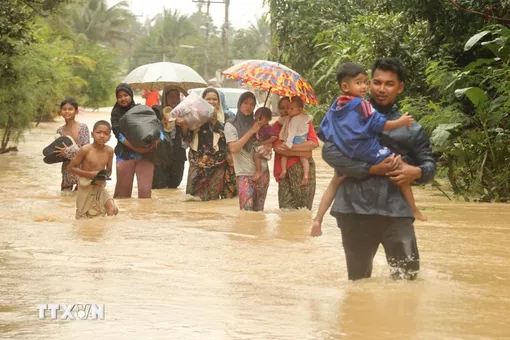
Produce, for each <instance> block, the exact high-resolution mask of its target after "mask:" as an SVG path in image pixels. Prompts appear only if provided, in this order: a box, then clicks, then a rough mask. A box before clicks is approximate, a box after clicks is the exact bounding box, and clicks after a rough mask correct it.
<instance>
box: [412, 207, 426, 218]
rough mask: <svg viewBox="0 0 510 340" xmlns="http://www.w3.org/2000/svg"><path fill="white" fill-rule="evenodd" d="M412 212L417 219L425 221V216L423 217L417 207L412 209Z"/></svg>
mask: <svg viewBox="0 0 510 340" xmlns="http://www.w3.org/2000/svg"><path fill="white" fill-rule="evenodd" d="M413 214H414V218H416V219H417V220H420V221H427V217H425V215H423V214H422V213H421V211H420V210H419V209H416V210H414V211H413Z"/></svg>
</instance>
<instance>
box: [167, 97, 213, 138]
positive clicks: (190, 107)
mask: <svg viewBox="0 0 510 340" xmlns="http://www.w3.org/2000/svg"><path fill="white" fill-rule="evenodd" d="M213 112H214V107H213V106H212V105H210V104H209V103H208V102H206V101H205V100H204V99H203V98H202V97H200V96H199V95H198V94H196V93H194V92H192V93H190V94H189V95H188V96H187V97H186V98H185V99H184V100H183V101H182V102H181V103H180V104H179V105H177V106H176V107H175V108H174V109H173V110H172V112H171V116H172V118H184V121H185V122H186V125H187V126H188V129H190V130H197V129H198V128H200V127H201V126H202V125H204V124H205V123H207V122H208V121H209V120H210V119H211V118H212V117H213Z"/></svg>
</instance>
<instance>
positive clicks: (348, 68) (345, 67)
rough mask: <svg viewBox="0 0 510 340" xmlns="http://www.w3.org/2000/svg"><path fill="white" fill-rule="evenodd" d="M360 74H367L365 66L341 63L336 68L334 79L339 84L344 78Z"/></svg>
mask: <svg viewBox="0 0 510 340" xmlns="http://www.w3.org/2000/svg"><path fill="white" fill-rule="evenodd" d="M360 74H364V75H367V71H366V70H365V68H364V67H363V66H362V65H360V64H358V63H351V62H349V63H343V64H342V65H340V66H339V67H338V69H337V70H336V81H337V83H338V85H341V84H342V83H343V82H344V81H345V80H347V79H352V78H354V77H356V76H358V75H360Z"/></svg>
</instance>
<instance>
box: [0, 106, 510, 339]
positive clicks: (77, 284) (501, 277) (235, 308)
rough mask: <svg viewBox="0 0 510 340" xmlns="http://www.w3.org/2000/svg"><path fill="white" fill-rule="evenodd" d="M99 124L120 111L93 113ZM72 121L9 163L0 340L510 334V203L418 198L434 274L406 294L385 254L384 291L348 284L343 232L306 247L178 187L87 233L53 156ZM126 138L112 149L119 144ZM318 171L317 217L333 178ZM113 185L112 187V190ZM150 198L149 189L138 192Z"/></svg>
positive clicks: (432, 194)
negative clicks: (85, 307) (86, 314)
mask: <svg viewBox="0 0 510 340" xmlns="http://www.w3.org/2000/svg"><path fill="white" fill-rule="evenodd" d="M77 118H78V120H81V121H84V122H86V123H87V124H88V126H89V128H91V127H92V124H93V123H94V122H95V121H97V120H99V119H107V120H109V114H108V113H106V112H103V113H90V112H88V113H87V112H86V113H83V114H81V115H79V116H78V117H77ZM62 122H63V120H62V119H58V120H57V121H56V122H54V123H43V124H41V125H40V126H39V127H38V128H35V129H33V130H32V131H31V132H29V133H27V134H26V138H25V142H24V143H21V144H20V146H19V149H20V151H19V152H17V153H9V154H5V155H0V200H1V201H0V221H1V222H0V233H1V235H2V237H1V240H0V338H1V339H14V338H16V339H49V338H61V339H63V338H70V339H77V338H79V337H88V338H93V337H94V338H96V339H123V340H125V339H179V340H185V339H264V340H266V339H267V340H280V339H289V340H297V339H310V340H311V339H324V340H326V339H327V340H332V339H477V340H478V339H504V338H510V323H509V322H508V321H507V318H508V316H509V315H510V284H509V279H510V262H509V258H510V222H509V221H510V206H509V205H498V204H472V203H463V202H455V201H448V200H447V199H446V198H445V197H444V196H442V195H441V194H440V193H439V191H437V190H436V189H433V188H430V189H416V190H415V193H416V199H417V202H418V204H419V206H420V207H422V208H423V211H424V212H425V213H426V214H427V215H428V217H429V221H428V222H426V223H416V232H417V236H418V244H419V247H420V253H421V254H420V255H421V260H422V271H421V272H420V276H419V279H418V280H416V281H414V282H394V281H391V280H390V279H389V278H388V268H387V265H386V262H385V259H384V252H383V251H382V247H381V249H380V251H379V253H378V254H377V256H376V258H375V264H374V275H373V278H372V279H368V280H362V281H359V282H355V283H352V282H348V281H347V273H346V267H345V261H344V253H343V249H342V246H341V236H340V232H339V230H338V229H337V227H336V223H335V220H334V219H333V218H332V217H331V216H330V215H328V216H327V217H326V219H325V222H324V235H323V236H322V237H320V238H317V239H312V238H310V237H309V236H308V231H309V222H310V219H311V214H310V213H309V212H306V211H297V212H281V211H280V210H278V206H277V186H276V183H275V181H274V179H271V186H270V188H269V193H268V200H267V203H266V211H265V212H264V213H242V212H240V211H239V210H238V205H237V200H236V199H232V200H222V201H214V202H204V203H203V202H197V201H193V200H189V199H188V198H187V197H186V195H185V183H186V181H185V180H184V181H183V183H184V184H183V185H182V186H181V188H179V189H177V190H157V191H154V192H153V197H154V198H153V199H151V200H137V199H135V198H133V199H128V200H120V201H118V205H119V207H120V215H119V216H117V217H115V218H100V219H96V220H87V221H75V220H74V209H75V201H74V197H72V196H61V194H60V192H59V190H60V167H59V166H58V165H52V166H50V165H46V164H44V163H43V161H42V155H41V150H42V148H43V147H44V146H46V145H47V143H49V141H51V140H52V138H53V135H54V133H55V131H56V129H57V127H58V126H59V124H62ZM115 143H116V142H115V140H114V138H112V140H111V141H110V142H109V145H112V146H114V145H115ZM315 159H316V160H317V172H318V180H317V196H316V197H315V204H314V208H315V209H316V208H317V205H318V202H319V200H320V194H321V193H322V192H323V191H324V189H325V188H326V185H327V183H328V181H329V178H330V176H331V174H332V171H331V170H330V169H329V168H328V166H327V165H326V164H325V163H324V162H323V161H322V160H321V157H320V151H319V150H317V152H315ZM114 185H115V174H114V175H113V180H112V181H111V182H108V186H107V187H108V189H109V191H110V192H113V188H114ZM135 192H136V190H135ZM75 303H76V304H77V303H83V304H86V303H96V304H104V306H105V319H104V320H83V321H82V320H80V321H78V320H76V321H73V320H61V319H60V318H61V316H62V314H61V313H62V311H60V312H59V314H58V318H59V319H58V320H51V318H50V313H49V312H46V319H45V320H39V312H38V310H37V305H38V304H75Z"/></svg>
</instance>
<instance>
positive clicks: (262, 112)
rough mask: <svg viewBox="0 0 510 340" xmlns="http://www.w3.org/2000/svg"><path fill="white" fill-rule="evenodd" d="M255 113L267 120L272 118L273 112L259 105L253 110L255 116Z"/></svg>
mask: <svg viewBox="0 0 510 340" xmlns="http://www.w3.org/2000/svg"><path fill="white" fill-rule="evenodd" d="M257 114H260V118H262V117H264V118H267V120H271V119H273V113H272V112H271V110H270V109H269V108H267V107H259V108H258V109H257V111H255V117H256V116H257Z"/></svg>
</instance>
